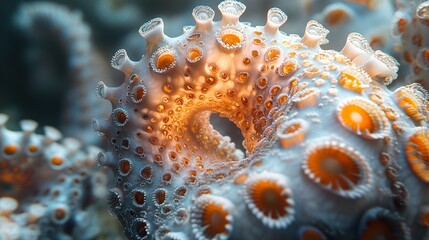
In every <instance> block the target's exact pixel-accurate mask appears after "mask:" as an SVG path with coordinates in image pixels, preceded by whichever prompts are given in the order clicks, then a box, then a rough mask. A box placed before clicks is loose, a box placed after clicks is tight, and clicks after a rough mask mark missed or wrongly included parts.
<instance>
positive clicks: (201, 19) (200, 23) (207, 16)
mask: <svg viewBox="0 0 429 240" xmlns="http://www.w3.org/2000/svg"><path fill="white" fill-rule="evenodd" d="M214 15H215V12H214V10H213V9H212V8H211V7H208V6H197V7H195V8H194V10H193V11H192V16H193V17H194V19H195V23H196V30H197V31H201V32H203V31H205V30H208V29H211V28H212V25H213V18H214Z"/></svg>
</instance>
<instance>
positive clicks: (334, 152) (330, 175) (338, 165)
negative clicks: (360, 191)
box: [307, 146, 361, 190]
mask: <svg viewBox="0 0 429 240" xmlns="http://www.w3.org/2000/svg"><path fill="white" fill-rule="evenodd" d="M307 164H308V168H309V170H310V172H311V173H312V174H314V175H315V177H316V178H318V179H320V184H322V185H324V186H328V185H330V186H331V188H332V189H333V190H339V189H343V190H351V189H352V188H353V187H354V185H357V184H358V183H359V181H360V180H361V177H360V176H361V170H360V168H359V166H358V164H357V163H356V162H355V160H353V158H351V157H350V156H349V155H348V154H347V153H345V152H343V151H342V150H339V149H337V148H334V147H331V146H324V147H319V148H318V149H317V150H316V151H313V152H311V154H310V155H309V156H308V163H307ZM346 179H347V180H346Z"/></svg>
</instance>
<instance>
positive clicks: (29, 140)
mask: <svg viewBox="0 0 429 240" xmlns="http://www.w3.org/2000/svg"><path fill="white" fill-rule="evenodd" d="M7 119H8V116H7V115H5V114H0V150H1V151H0V196H1V197H0V223H1V224H0V225H1V227H0V236H1V237H2V238H4V239H40V238H47V239H54V238H55V239H66V238H67V239H68V238H79V239H91V238H93V237H94V236H98V234H100V233H101V232H104V230H102V229H100V228H98V227H96V226H95V225H97V223H98V221H99V218H98V214H97V213H96V211H99V209H98V208H97V207H96V203H97V200H99V199H102V198H104V197H105V194H106V189H105V186H104V185H105V184H106V182H107V179H106V175H105V173H104V172H103V171H100V170H99V169H98V170H97V169H96V168H95V166H94V163H95V160H96V156H97V153H98V152H99V149H98V148H96V147H88V148H87V149H86V150H83V149H82V147H81V144H80V142H79V141H77V140H76V139H71V138H65V139H61V138H62V136H61V133H60V132H59V131H58V130H56V129H54V128H52V127H45V134H44V135H40V134H36V133H35V130H36V127H37V123H36V122H34V121H30V120H24V121H21V128H22V131H11V130H9V129H7V128H6V127H5V124H6V121H7ZM60 140H61V141H60Z"/></svg>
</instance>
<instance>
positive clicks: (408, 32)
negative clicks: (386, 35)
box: [392, 0, 429, 89]
mask: <svg viewBox="0 0 429 240" xmlns="http://www.w3.org/2000/svg"><path fill="white" fill-rule="evenodd" d="M396 5H397V7H398V10H397V11H396V13H395V16H394V19H393V31H392V32H393V34H395V35H396V36H398V38H399V41H398V43H397V46H396V50H397V51H398V52H399V53H400V54H401V57H402V59H403V62H404V63H406V64H408V68H409V69H408V70H409V73H408V74H409V75H408V76H407V77H406V78H405V81H406V82H407V83H412V82H416V83H420V84H421V85H422V86H423V87H424V88H425V89H429V84H428V82H427V79H428V78H429V37H428V34H427V33H428V29H429V24H428V23H429V1H412V0H410V1H397V3H396Z"/></svg>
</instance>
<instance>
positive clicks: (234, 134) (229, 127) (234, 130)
mask: <svg viewBox="0 0 429 240" xmlns="http://www.w3.org/2000/svg"><path fill="white" fill-rule="evenodd" d="M210 124H211V125H212V126H213V128H214V129H215V130H216V131H218V132H219V133H220V134H222V136H229V137H230V138H231V142H233V143H234V144H235V148H237V149H240V150H241V151H243V152H244V153H246V149H245V148H244V146H243V140H244V138H243V134H242V133H241V130H240V129H239V128H238V127H237V126H236V125H235V123H233V122H232V121H230V120H229V119H228V118H226V117H221V116H219V114H218V113H212V114H211V115H210Z"/></svg>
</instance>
